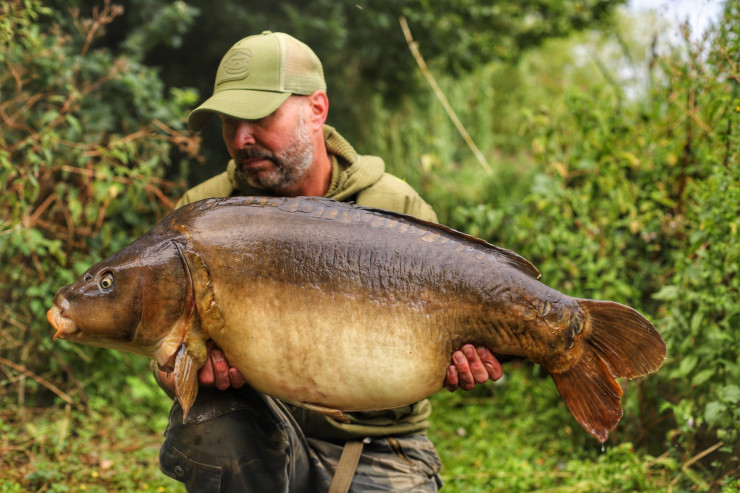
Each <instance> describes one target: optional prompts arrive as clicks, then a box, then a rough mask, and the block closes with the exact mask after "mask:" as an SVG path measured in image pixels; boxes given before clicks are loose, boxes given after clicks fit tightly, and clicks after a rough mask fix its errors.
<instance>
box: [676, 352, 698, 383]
mask: <svg viewBox="0 0 740 493" xmlns="http://www.w3.org/2000/svg"><path fill="white" fill-rule="evenodd" d="M698 361H699V358H698V357H697V356H696V355H693V354H690V355H688V356H685V357H684V358H683V359H682V360H681V363H680V364H679V365H678V369H677V370H676V371H675V372H674V373H673V376H674V378H682V377H685V376H687V375H688V374H689V373H691V371H692V370H693V369H694V368H695V367H696V363H698Z"/></svg>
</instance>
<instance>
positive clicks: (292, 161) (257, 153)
mask: <svg viewBox="0 0 740 493" xmlns="http://www.w3.org/2000/svg"><path fill="white" fill-rule="evenodd" d="M313 157H314V155H313V142H312V141H311V135H310V134H309V132H308V128H307V127H306V122H305V119H304V117H303V115H301V117H300V119H299V120H298V124H297V127H296V134H295V138H294V139H293V141H292V142H291V143H290V145H289V146H288V147H287V148H286V149H285V150H284V151H282V152H281V153H279V154H273V153H272V152H270V151H269V150H267V149H265V148H264V147H261V146H251V147H249V148H245V149H240V150H239V151H237V154H236V159H235V161H236V165H237V166H236V178H237V180H238V181H240V182H242V183H247V184H248V185H249V186H251V187H253V188H257V189H260V190H265V191H268V192H271V193H273V194H280V193H281V192H283V191H285V190H287V189H289V188H290V187H292V186H293V185H295V184H296V183H298V181H299V180H300V179H301V178H303V176H304V175H305V174H306V171H308V170H309V169H310V168H311V165H312V164H313ZM254 158H259V159H269V160H270V161H272V162H273V163H274V164H275V166H274V168H273V169H272V170H270V171H269V172H264V171H262V172H261V173H259V174H255V175H253V174H250V173H244V172H243V171H242V170H241V168H240V166H239V163H240V162H241V161H242V160H245V159H254Z"/></svg>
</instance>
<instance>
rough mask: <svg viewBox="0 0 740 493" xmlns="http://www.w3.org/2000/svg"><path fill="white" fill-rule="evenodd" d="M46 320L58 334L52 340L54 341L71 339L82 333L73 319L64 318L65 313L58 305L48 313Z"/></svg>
mask: <svg viewBox="0 0 740 493" xmlns="http://www.w3.org/2000/svg"><path fill="white" fill-rule="evenodd" d="M46 318H47V319H48V320H49V323H50V324H51V326H52V327H54V329H56V333H55V334H54V337H53V338H52V341H55V340H56V339H57V338H59V339H69V338H70V337H71V336H73V335H75V334H77V333H78V332H80V328H79V327H77V324H76V323H74V322H73V321H72V320H71V319H69V318H67V317H65V316H64V312H63V311H62V309H61V308H59V307H58V306H57V305H54V306H52V307H51V308H50V309H49V311H48V312H46Z"/></svg>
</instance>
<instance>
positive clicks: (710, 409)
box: [704, 401, 727, 426]
mask: <svg viewBox="0 0 740 493" xmlns="http://www.w3.org/2000/svg"><path fill="white" fill-rule="evenodd" d="M726 411H727V406H726V405H725V404H723V403H721V402H718V401H712V402H710V403H709V404H707V407H706V408H705V409H704V419H705V420H706V421H707V424H708V425H709V426H715V425H717V424H719V423H720V421H721V420H722V417H723V415H724V414H725V412H726Z"/></svg>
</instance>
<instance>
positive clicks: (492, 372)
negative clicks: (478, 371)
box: [478, 346, 504, 381]
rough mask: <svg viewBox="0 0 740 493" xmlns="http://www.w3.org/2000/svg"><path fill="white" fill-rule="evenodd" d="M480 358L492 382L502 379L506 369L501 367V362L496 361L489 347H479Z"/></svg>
mask: <svg viewBox="0 0 740 493" xmlns="http://www.w3.org/2000/svg"><path fill="white" fill-rule="evenodd" d="M478 357H479V358H480V361H481V363H482V364H483V367H484V368H485V369H486V372H487V373H488V376H489V377H490V378H491V380H494V381H496V380H498V379H499V378H501V376H502V375H503V374H504V369H503V368H502V367H501V363H500V362H499V360H497V359H496V357H495V356H494V355H493V353H492V352H491V351H490V350H489V349H488V348H487V347H484V346H480V347H478Z"/></svg>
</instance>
